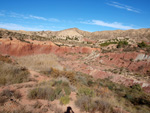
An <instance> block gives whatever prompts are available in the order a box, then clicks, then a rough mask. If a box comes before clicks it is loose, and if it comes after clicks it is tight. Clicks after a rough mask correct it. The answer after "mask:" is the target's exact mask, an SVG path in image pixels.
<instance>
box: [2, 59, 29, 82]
mask: <svg viewBox="0 0 150 113" xmlns="http://www.w3.org/2000/svg"><path fill="white" fill-rule="evenodd" d="M0 72H1V74H0V85H6V84H15V83H22V82H27V81H28V80H29V79H28V77H29V72H28V70H27V69H26V68H23V67H18V66H15V65H13V64H8V63H4V62H1V61H0Z"/></svg>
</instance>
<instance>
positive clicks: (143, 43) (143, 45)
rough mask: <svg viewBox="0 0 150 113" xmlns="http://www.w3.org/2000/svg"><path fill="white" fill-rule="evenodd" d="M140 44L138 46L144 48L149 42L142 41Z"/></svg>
mask: <svg viewBox="0 0 150 113" xmlns="http://www.w3.org/2000/svg"><path fill="white" fill-rule="evenodd" d="M137 45H138V47H140V48H144V47H147V44H146V43H145V42H143V41H142V42H141V43H138V44H137Z"/></svg>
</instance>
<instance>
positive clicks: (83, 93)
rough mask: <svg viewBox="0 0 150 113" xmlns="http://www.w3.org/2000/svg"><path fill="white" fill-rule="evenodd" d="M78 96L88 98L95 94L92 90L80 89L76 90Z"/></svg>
mask: <svg viewBox="0 0 150 113" xmlns="http://www.w3.org/2000/svg"><path fill="white" fill-rule="evenodd" d="M78 96H89V97H94V96H95V92H94V90H92V89H90V88H88V87H82V88H80V89H79V90H78Z"/></svg>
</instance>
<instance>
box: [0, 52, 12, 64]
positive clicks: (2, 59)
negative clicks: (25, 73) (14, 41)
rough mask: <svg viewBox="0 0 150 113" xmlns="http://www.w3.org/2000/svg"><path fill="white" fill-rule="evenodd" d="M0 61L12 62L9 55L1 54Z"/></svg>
mask: <svg viewBox="0 0 150 113" xmlns="http://www.w3.org/2000/svg"><path fill="white" fill-rule="evenodd" d="M0 61H3V62H6V63H12V60H11V59H10V58H9V56H2V55H1V54H0Z"/></svg>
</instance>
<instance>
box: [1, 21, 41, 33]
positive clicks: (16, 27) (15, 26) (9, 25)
mask: <svg viewBox="0 0 150 113" xmlns="http://www.w3.org/2000/svg"><path fill="white" fill-rule="evenodd" d="M0 28H4V29H9V30H27V31H42V30H43V29H41V28H39V27H37V28H35V27H25V26H21V25H18V24H13V23H0Z"/></svg>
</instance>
